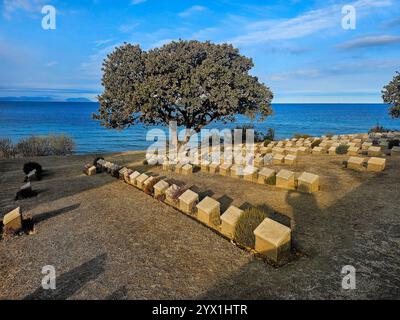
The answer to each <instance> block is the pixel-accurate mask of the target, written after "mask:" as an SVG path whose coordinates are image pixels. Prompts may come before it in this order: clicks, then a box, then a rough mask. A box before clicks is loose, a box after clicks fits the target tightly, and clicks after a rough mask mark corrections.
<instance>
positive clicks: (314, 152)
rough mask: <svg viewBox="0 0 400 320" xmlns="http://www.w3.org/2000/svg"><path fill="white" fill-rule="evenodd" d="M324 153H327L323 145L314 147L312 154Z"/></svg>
mask: <svg viewBox="0 0 400 320" xmlns="http://www.w3.org/2000/svg"><path fill="white" fill-rule="evenodd" d="M324 153H325V149H323V148H322V147H314V148H313V149H312V154H316V155H320V154H324Z"/></svg>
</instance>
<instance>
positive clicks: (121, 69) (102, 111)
mask: <svg viewBox="0 0 400 320" xmlns="http://www.w3.org/2000/svg"><path fill="white" fill-rule="evenodd" d="M252 67H253V62H252V60H251V59H249V58H246V57H244V56H242V55H240V54H239V50H238V49H235V48H234V47H233V46H232V45H229V44H220V45H219V44H213V43H211V42H208V41H207V42H199V41H183V40H180V41H178V42H175V41H174V42H171V43H169V44H167V45H164V46H163V47H161V48H155V49H152V50H150V51H148V52H146V51H143V50H142V49H141V48H140V46H138V45H135V46H134V45H131V44H124V45H122V46H120V47H118V48H116V49H115V50H114V52H112V53H111V54H109V55H108V56H107V58H106V59H105V61H104V63H103V79H102V85H103V86H104V92H103V94H101V95H100V96H99V97H98V99H99V102H100V108H99V110H98V114H95V115H94V118H95V119H98V120H100V121H101V124H102V125H104V126H106V127H108V128H114V129H123V128H125V127H128V126H131V125H135V124H137V123H143V124H145V125H168V123H169V122H170V121H176V122H177V125H178V126H184V127H185V128H187V132H186V135H185V141H184V142H185V143H187V142H188V141H189V139H190V136H191V135H192V134H193V133H195V132H199V131H200V130H201V129H202V128H203V127H204V126H206V125H208V124H210V123H211V122H213V121H222V122H223V123H227V122H233V121H235V115H237V114H241V115H246V116H248V117H249V118H250V119H254V118H255V116H256V115H260V118H259V120H260V121H261V120H264V119H265V117H267V116H268V115H270V114H271V113H272V109H271V101H272V98H273V95H272V92H271V91H270V89H269V88H267V87H266V86H265V85H264V84H262V83H261V82H259V81H258V78H257V77H254V76H251V75H250V74H249V71H250V69H251V68H252Z"/></svg>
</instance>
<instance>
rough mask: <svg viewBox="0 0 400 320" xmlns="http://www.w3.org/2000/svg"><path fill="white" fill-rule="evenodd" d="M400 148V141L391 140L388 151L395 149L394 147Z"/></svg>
mask: <svg viewBox="0 0 400 320" xmlns="http://www.w3.org/2000/svg"><path fill="white" fill-rule="evenodd" d="M399 146H400V140H397V139H396V140H389V145H388V149H393V147H399Z"/></svg>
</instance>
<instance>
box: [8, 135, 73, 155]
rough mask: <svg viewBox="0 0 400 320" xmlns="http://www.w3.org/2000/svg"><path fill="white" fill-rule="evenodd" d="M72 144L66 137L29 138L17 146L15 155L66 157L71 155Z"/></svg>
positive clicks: (22, 140) (23, 139)
mask: <svg viewBox="0 0 400 320" xmlns="http://www.w3.org/2000/svg"><path fill="white" fill-rule="evenodd" d="M73 148H74V142H73V140H72V138H70V137H68V136H66V135H63V134H62V135H59V136H56V135H49V136H44V137H40V136H31V137H29V138H22V139H21V140H20V141H19V142H18V144H17V146H16V150H17V153H18V154H20V155H22V156H23V157H36V156H66V155H70V154H72V153H73Z"/></svg>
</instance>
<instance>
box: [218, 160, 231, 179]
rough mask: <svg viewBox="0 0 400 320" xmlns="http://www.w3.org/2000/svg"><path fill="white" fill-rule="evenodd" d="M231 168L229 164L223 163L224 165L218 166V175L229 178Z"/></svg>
mask: <svg viewBox="0 0 400 320" xmlns="http://www.w3.org/2000/svg"><path fill="white" fill-rule="evenodd" d="M231 167H232V164H230V163H224V164H222V165H220V167H219V174H220V175H221V176H229V175H230V170H231Z"/></svg>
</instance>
